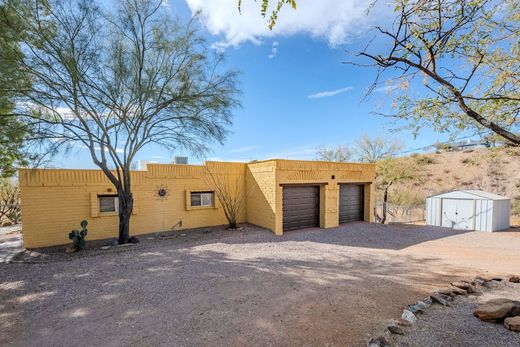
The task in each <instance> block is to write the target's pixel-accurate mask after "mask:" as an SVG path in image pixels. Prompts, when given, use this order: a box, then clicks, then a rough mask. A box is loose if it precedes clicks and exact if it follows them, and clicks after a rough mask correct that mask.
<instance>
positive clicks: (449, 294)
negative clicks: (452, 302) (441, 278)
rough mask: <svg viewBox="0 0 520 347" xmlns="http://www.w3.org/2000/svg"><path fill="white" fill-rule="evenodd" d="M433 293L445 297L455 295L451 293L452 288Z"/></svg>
mask: <svg viewBox="0 0 520 347" xmlns="http://www.w3.org/2000/svg"><path fill="white" fill-rule="evenodd" d="M435 293H438V294H442V295H445V296H450V297H454V296H455V295H456V294H455V293H454V292H453V289H452V288H445V289H437V290H436V291H435Z"/></svg>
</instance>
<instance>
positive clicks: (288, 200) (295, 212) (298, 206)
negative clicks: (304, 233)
mask: <svg viewBox="0 0 520 347" xmlns="http://www.w3.org/2000/svg"><path fill="white" fill-rule="evenodd" d="M319 198H320V187H318V186H284V187H283V230H284V231H286V230H295V229H303V228H312V227H317V226H319V223H320V217H319V216H320V201H319Z"/></svg>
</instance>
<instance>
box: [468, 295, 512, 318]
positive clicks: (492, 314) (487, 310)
mask: <svg viewBox="0 0 520 347" xmlns="http://www.w3.org/2000/svg"><path fill="white" fill-rule="evenodd" d="M473 315H474V316H476V317H478V318H480V320H483V321H485V322H499V321H501V320H503V319H504V318H507V317H514V316H519V315H520V301H515V300H509V299H493V300H489V301H486V302H485V303H482V304H480V305H478V306H477V308H476V309H475V311H474V312H473Z"/></svg>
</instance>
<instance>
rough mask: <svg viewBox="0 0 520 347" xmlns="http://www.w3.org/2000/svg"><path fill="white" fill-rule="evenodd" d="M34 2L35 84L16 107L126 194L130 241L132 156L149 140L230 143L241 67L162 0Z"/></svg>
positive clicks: (22, 63)
mask: <svg viewBox="0 0 520 347" xmlns="http://www.w3.org/2000/svg"><path fill="white" fill-rule="evenodd" d="M49 6H50V7H48V6H47V4H44V3H42V2H40V1H37V0H34V1H27V6H26V7H25V8H23V9H22V10H21V11H23V13H22V15H23V17H25V18H28V19H30V20H27V26H28V28H27V29H26V31H24V32H23V33H22V35H23V36H22V37H21V41H22V42H23V45H22V48H23V53H24V56H23V59H19V60H18V61H17V68H18V69H20V70H21V71H23V72H24V73H26V74H28V75H29V76H30V78H31V81H32V86H31V87H30V88H28V89H23V90H19V91H18V99H19V100H18V103H17V105H18V106H17V107H16V109H15V114H16V115H17V117H18V119H23V120H24V121H25V122H26V123H27V124H31V125H32V126H34V127H35V128H37V129H38V132H37V135H38V137H39V139H46V140H49V142H51V143H53V144H59V146H61V147H62V148H64V149H66V148H70V147H71V146H75V147H83V148H86V149H87V150H88V151H89V153H90V156H91V158H92V161H93V163H94V164H95V165H96V166H98V167H99V168H100V169H101V170H102V171H103V172H104V174H105V175H106V177H107V178H108V180H109V181H110V182H111V183H112V184H113V185H114V187H115V189H116V191H117V194H118V197H119V243H126V242H128V238H129V226H130V217H131V214H132V209H133V203H134V197H133V194H132V175H131V172H130V169H131V165H132V161H133V160H134V159H135V158H136V155H137V153H139V151H140V150H141V149H142V148H144V147H145V146H148V145H159V146H163V147H164V148H166V149H168V150H171V151H173V150H176V149H178V148H183V149H186V150H189V151H191V152H193V153H200V152H203V151H205V150H206V149H207V148H208V146H209V145H210V144H211V143H212V142H214V141H217V142H222V141H223V140H224V139H225V136H226V134H227V127H228V126H229V124H230V123H231V111H232V109H233V107H234V106H236V105H237V104H238V101H237V99H236V96H237V93H238V91H237V87H236V73H235V72H234V71H227V70H224V69H223V68H222V67H221V61H222V57H221V56H217V55H215V56H213V55H212V54H211V51H210V50H208V49H207V47H206V45H205V42H204V40H203V38H202V37H201V35H200V34H198V32H197V30H196V28H194V27H193V23H192V22H193V21H191V22H189V23H187V24H182V23H180V22H179V21H177V20H174V19H173V18H172V17H171V16H170V15H169V13H168V11H165V10H164V8H163V7H162V6H161V1H160V0H157V1H152V0H122V1H118V2H117V3H116V4H115V7H110V8H103V7H101V6H98V4H96V3H95V2H93V1H90V0H76V1H74V0H52V1H49Z"/></svg>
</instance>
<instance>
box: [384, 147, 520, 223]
mask: <svg viewBox="0 0 520 347" xmlns="http://www.w3.org/2000/svg"><path fill="white" fill-rule="evenodd" d="M404 160H409V161H410V165H413V166H414V167H415V168H416V174H415V177H414V178H413V179H412V180H410V181H406V182H403V183H399V184H396V185H394V186H393V187H392V189H391V191H390V202H392V203H394V204H399V205H416V206H418V205H420V204H421V203H422V202H424V198H425V197H426V196H428V195H432V194H436V193H440V192H444V191H449V190H453V189H481V190H485V191H489V192H493V193H497V194H501V195H505V196H508V197H510V198H512V214H513V215H516V216H520V149H515V148H490V149H488V148H476V149H467V150H464V151H454V152H436V153H435V152H432V153H426V154H413V155H411V156H409V157H406V158H404Z"/></svg>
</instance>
